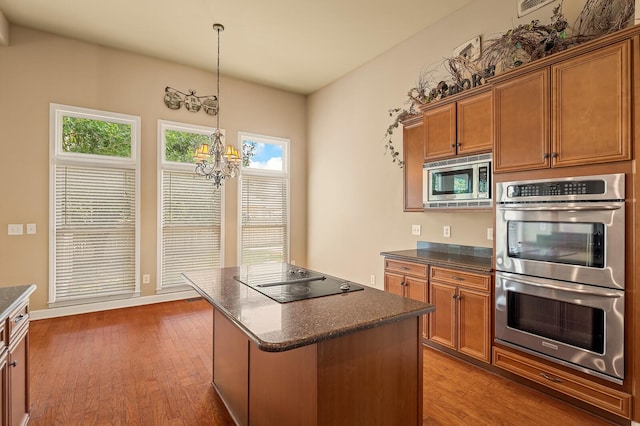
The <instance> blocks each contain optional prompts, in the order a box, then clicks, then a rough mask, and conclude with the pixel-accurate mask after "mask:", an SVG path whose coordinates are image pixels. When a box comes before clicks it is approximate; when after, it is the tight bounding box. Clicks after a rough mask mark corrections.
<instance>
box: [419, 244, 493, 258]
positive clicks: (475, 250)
mask: <svg viewBox="0 0 640 426" xmlns="http://www.w3.org/2000/svg"><path fill="white" fill-rule="evenodd" d="M417 249H418V250H430V251H437V252H440V253H449V254H460V255H465V256H476V257H488V258H491V257H492V256H493V249H492V248H491V247H474V246H462V245H459V244H443V243H432V242H429V241H418V244H417Z"/></svg>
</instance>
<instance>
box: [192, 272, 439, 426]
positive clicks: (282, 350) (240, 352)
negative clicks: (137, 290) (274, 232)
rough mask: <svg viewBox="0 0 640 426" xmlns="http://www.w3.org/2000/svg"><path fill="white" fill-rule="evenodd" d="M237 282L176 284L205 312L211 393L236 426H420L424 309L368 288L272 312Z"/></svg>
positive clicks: (202, 277)
mask: <svg viewBox="0 0 640 426" xmlns="http://www.w3.org/2000/svg"><path fill="white" fill-rule="evenodd" d="M289 266H290V265H289ZM241 273H242V268H241V267H231V268H220V269H211V270H206V271H200V272H190V273H188V274H183V277H184V279H185V281H186V282H187V283H188V284H189V285H191V286H192V287H193V288H194V289H195V290H196V291H197V292H198V293H199V294H200V295H202V296H203V297H204V298H205V299H206V300H208V301H209V302H210V303H211V304H212V305H213V308H214V313H213V321H214V331H213V333H214V336H213V385H214V387H215V389H216V391H217V392H218V394H219V395H220V397H221V398H222V400H223V401H224V403H225V405H226V406H227V408H228V409H229V412H230V413H231V415H232V416H233V418H234V419H235V421H236V423H238V424H240V425H262V424H264V425H273V424H279V425H301V424H304V425H323V424H336V425H337V424H344V425H354V424H402V425H410V424H414V425H420V424H422V349H421V344H420V337H421V335H422V321H421V319H420V316H421V315H424V314H427V313H429V312H431V311H432V310H433V307H432V306H431V305H428V304H425V303H422V302H417V301H414V300H411V299H407V298H403V297H400V296H396V295H393V294H389V293H385V292H383V291H380V290H377V289H374V288H367V287H364V288H363V289H362V290H360V291H352V292H345V293H341V294H334V295H329V296H324V297H318V298H311V299H305V300H298V301H294V302H290V303H278V302H276V301H275V300H273V299H271V298H270V297H267V296H265V295H264V294H262V293H261V292H259V291H256V290H255V289H254V288H252V287H251V286H249V285H245V284H243V283H242V282H240V281H239V280H238V279H237V277H238V276H240V275H241ZM234 277H235V278H234ZM331 278H333V277H331Z"/></svg>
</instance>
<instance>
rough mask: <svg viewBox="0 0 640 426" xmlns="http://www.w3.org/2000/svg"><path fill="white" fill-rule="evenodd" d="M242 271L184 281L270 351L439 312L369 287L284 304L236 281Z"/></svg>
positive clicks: (192, 276) (204, 273) (189, 277)
mask: <svg viewBox="0 0 640 426" xmlns="http://www.w3.org/2000/svg"><path fill="white" fill-rule="evenodd" d="M239 271H240V268H239V267H228V268H216V269H209V270H204V271H198V272H188V273H186V274H182V277H183V279H184V280H185V282H186V283H187V284H189V285H190V286H191V287H193V288H194V289H195V290H196V292H198V293H199V294H200V295H201V296H203V297H204V298H205V299H206V300H207V301H209V303H211V304H212V305H213V306H214V308H216V309H218V310H219V311H220V312H221V313H223V314H224V315H225V316H226V317H227V318H228V319H229V320H230V321H231V322H233V323H234V324H235V325H236V326H237V327H239V328H240V329H241V330H242V331H243V332H244V333H245V334H247V336H248V337H249V338H250V339H251V340H252V341H253V342H255V343H256V345H257V346H258V348H259V349H261V350H263V351H267V352H282V351H287V350H290V349H294V348H297V347H300V346H305V345H310V344H313V343H317V342H320V341H323V340H328V339H332V338H335V337H339V336H342V335H345V334H350V333H356V332H358V331H362V330H366V329H369V328H373V327H378V326H380V325H384V324H387V323H391V322H397V321H401V320H404V319H407V318H411V317H417V316H420V315H424V314H427V313H429V312H432V311H433V310H434V309H435V308H434V307H433V305H430V304H427V303H423V302H419V301H415V300H412V299H409V298H404V297H401V296H397V295H394V294H390V293H387V292H384V291H382V290H378V289H375V288H371V287H366V286H363V287H364V290H362V291H354V292H350V293H344V294H336V295H331V296H324V297H318V298H314V299H306V300H299V301H295V302H290V303H278V302H276V301H274V300H272V299H270V298H268V297H267V296H264V295H263V294H261V293H259V292H257V291H256V290H254V289H252V288H251V287H249V286H247V285H245V284H242V283H240V282H238V281H236V280H235V279H234V278H233V276H234V275H238V273H239ZM325 275H327V274H325ZM327 276H328V275H327Z"/></svg>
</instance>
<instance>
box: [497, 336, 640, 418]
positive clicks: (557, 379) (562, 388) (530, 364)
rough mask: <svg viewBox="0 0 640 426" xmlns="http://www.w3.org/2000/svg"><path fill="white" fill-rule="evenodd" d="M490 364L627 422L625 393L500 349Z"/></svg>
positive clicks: (628, 404)
mask: <svg viewBox="0 0 640 426" xmlns="http://www.w3.org/2000/svg"><path fill="white" fill-rule="evenodd" d="M493 363H494V365H496V366H498V367H501V368H503V369H505V370H507V371H510V372H512V373H514V374H517V375H519V376H522V377H525V378H527V379H529V380H531V381H534V382H536V383H539V384H541V385H544V386H547V387H549V388H551V389H555V390H557V391H559V392H562V393H564V394H566V395H569V396H571V397H573V398H576V399H579V400H580V401H584V402H586V403H588V404H591V405H593V406H595V407H598V408H601V409H603V410H606V411H609V412H611V413H613V414H615V415H618V416H623V417H624V418H626V419H628V418H630V416H631V395H629V394H627V393H624V392H620V391H617V390H615V389H610V388H608V387H606V386H603V385H601V384H599V383H595V382H591V381H589V380H586V379H583V378H581V377H579V376H575V375H572V374H569V373H567V372H565V371H562V370H558V369H555V368H553V367H549V366H547V365H544V364H542V363H539V362H536V361H534V360H531V359H529V358H525V357H523V356H521V355H518V354H515V353H512V352H510V351H507V350H505V349H502V348H497V347H494V348H493Z"/></svg>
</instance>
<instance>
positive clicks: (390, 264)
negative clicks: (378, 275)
mask: <svg viewBox="0 0 640 426" xmlns="http://www.w3.org/2000/svg"><path fill="white" fill-rule="evenodd" d="M428 270H429V265H424V264H420V263H412V262H405V261H402V260H392V259H386V258H385V260H384V290H385V291H387V292H389V293H394V294H397V295H399V296H403V297H408V298H410V299H414V300H418V301H420V302H426V301H427V282H428V278H427V271H428ZM422 337H423V338H425V339H426V338H427V316H426V315H425V316H424V319H423V328H422Z"/></svg>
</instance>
